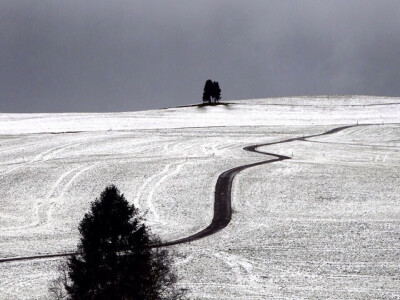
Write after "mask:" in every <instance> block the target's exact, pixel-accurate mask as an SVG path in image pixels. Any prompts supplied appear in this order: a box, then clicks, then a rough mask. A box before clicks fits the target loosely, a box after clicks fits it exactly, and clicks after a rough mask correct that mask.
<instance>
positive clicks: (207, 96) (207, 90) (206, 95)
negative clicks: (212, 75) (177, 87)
mask: <svg viewBox="0 0 400 300" xmlns="http://www.w3.org/2000/svg"><path fill="white" fill-rule="evenodd" d="M212 88H213V82H212V81H211V79H208V80H207V81H206V83H205V85H204V89H203V102H204V103H210V102H211V96H212Z"/></svg>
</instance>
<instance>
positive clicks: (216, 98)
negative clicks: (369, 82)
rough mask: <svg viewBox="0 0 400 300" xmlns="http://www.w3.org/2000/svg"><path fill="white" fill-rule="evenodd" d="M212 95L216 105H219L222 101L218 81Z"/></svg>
mask: <svg viewBox="0 0 400 300" xmlns="http://www.w3.org/2000/svg"><path fill="white" fill-rule="evenodd" d="M211 95H212V98H213V100H214V103H217V102H219V100H221V89H220V87H219V83H218V81H214V82H213V84H212V93H211Z"/></svg>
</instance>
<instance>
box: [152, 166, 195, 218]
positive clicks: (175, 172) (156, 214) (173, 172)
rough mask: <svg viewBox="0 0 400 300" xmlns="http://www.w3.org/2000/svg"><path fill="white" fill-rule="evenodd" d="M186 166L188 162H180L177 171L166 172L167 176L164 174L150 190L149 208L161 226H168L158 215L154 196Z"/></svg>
mask: <svg viewBox="0 0 400 300" xmlns="http://www.w3.org/2000/svg"><path fill="white" fill-rule="evenodd" d="M186 164H187V162H185V163H182V162H180V163H178V166H177V167H176V169H175V170H174V171H172V172H165V173H166V174H165V173H164V174H165V175H163V176H162V177H161V178H160V179H159V180H158V181H157V182H156V183H155V184H154V185H153V187H152V189H151V190H150V193H149V195H148V196H147V206H148V207H149V210H150V212H151V213H152V214H153V216H154V221H155V222H157V223H161V224H164V225H165V224H166V223H165V222H164V221H162V220H161V219H160V215H159V214H158V212H157V209H156V208H155V206H154V204H153V195H154V192H155V190H156V189H157V188H158V187H159V186H160V185H161V184H162V183H163V182H164V181H165V180H166V179H167V178H168V177H171V176H173V175H175V174H177V173H178V172H179V171H180V170H181V169H182V167H183V166H184V165H186ZM170 166H171V165H168V166H167V167H168V169H169V167H170ZM167 171H168V170H167Z"/></svg>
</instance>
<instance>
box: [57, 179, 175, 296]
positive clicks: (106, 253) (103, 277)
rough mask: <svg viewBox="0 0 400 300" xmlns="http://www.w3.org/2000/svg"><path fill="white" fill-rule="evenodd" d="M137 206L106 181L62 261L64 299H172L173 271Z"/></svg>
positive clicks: (169, 259) (168, 258) (167, 257)
mask: <svg viewBox="0 0 400 300" xmlns="http://www.w3.org/2000/svg"><path fill="white" fill-rule="evenodd" d="M142 221H143V220H142V219H141V218H140V217H139V214H138V210H137V209H136V208H135V207H134V206H133V205H130V204H129V203H128V201H127V200H126V199H125V197H124V195H122V194H120V192H119V190H118V189H117V188H116V187H115V186H113V185H111V186H108V187H107V188H106V189H105V190H104V191H103V192H102V193H101V195H100V198H98V199H96V200H95V201H94V202H93V203H92V204H91V210H90V212H88V213H87V214H85V217H84V218H83V220H82V221H81V223H80V226H79V232H80V234H81V239H80V243H79V244H78V252H77V253H78V254H76V255H73V256H72V257H70V258H69V259H68V262H67V273H68V278H69V279H68V282H65V283H64V286H65V288H66V290H67V292H68V296H69V299H139V300H142V299H143V300H145V299H177V298H178V297H180V296H181V291H177V290H175V288H174V284H175V282H176V280H177V279H176V276H175V275H174V274H173V273H172V271H171V263H172V262H171V258H170V256H169V254H168V252H167V251H166V250H165V249H161V248H154V249H152V248H151V246H152V245H154V243H157V242H159V241H158V240H157V239H156V238H154V237H153V236H151V235H150V233H149V230H148V228H147V227H146V226H145V224H144V223H143V222H142Z"/></svg>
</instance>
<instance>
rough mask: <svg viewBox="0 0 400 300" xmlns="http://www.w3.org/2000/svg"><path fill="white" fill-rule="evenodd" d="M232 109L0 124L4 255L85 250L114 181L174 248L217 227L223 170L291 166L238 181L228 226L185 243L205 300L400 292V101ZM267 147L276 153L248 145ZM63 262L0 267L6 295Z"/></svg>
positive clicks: (338, 99) (29, 288) (36, 283)
mask: <svg viewBox="0 0 400 300" xmlns="http://www.w3.org/2000/svg"><path fill="white" fill-rule="evenodd" d="M226 102H227V105H219V106H209V107H198V106H188V107H179V108H168V109H160V110H151V111H140V112H124V113H92V114H83V113H66V114H0V158H1V159H0V180H1V184H0V195H1V201H0V258H11V257H23V256H34V255H43V254H55V253H62V252H69V251H73V250H74V249H75V246H76V243H77V239H78V232H77V225H78V223H79V221H80V220H81V219H82V217H83V214H84V213H85V211H86V210H87V209H88V208H89V204H90V202H91V201H93V200H94V199H95V198H96V197H97V196H98V195H99V194H100V192H101V191H102V190H103V189H104V187H105V186H106V185H108V184H111V183H114V184H116V185H117V186H118V187H119V189H120V190H121V191H122V192H123V193H124V194H125V196H126V198H127V199H128V200H130V201H132V202H133V203H135V205H136V206H138V207H139V208H141V209H142V210H143V211H147V219H148V223H149V225H150V227H151V228H152V229H153V231H154V232H155V233H157V234H159V235H160V236H161V237H162V239H163V240H164V241H171V240H175V239H179V238H183V237H187V236H190V235H192V234H195V233H196V232H199V231H200V230H202V229H204V228H205V227H207V226H208V225H209V224H210V222H211V220H212V218H213V213H214V201H215V198H214V196H215V195H214V192H215V190H214V189H215V185H216V182H217V179H218V177H219V176H220V175H221V174H222V173H223V172H225V171H226V170H228V169H231V168H235V167H238V166H242V165H246V164H253V163H257V162H260V161H263V160H268V159H269V160H271V159H274V158H275V156H274V155H282V156H287V157H288V159H286V160H282V161H275V162H272V163H268V164H263V165H259V166H255V167H251V168H247V169H245V170H243V171H241V172H239V173H238V174H237V175H236V177H235V179H234V181H233V185H232V209H233V214H232V219H231V221H230V223H229V225H228V226H227V227H226V228H224V229H223V230H221V231H219V232H217V233H215V234H213V235H210V236H208V237H206V238H203V239H200V240H197V241H194V242H191V243H190V244H181V245H177V246H173V248H174V250H175V251H176V253H177V259H176V267H177V269H178V274H179V276H180V278H181V280H180V283H181V284H182V285H183V286H184V287H187V288H188V289H189V290H190V292H191V296H193V297H194V298H195V297H197V298H200V299H211V298H213V299H215V298H218V299H233V298H240V299H248V298H251V299H273V298H296V299H302V298H305V299H310V298H323V299H327V298H332V299H337V298H359V299H362V298H368V297H370V298H374V299H377V298H391V297H392V298H393V297H395V295H398V294H400V287H399V285H398V280H399V277H398V272H397V269H398V268H397V267H398V262H399V261H400V253H399V251H398V249H399V246H400V241H399V239H398V233H399V230H400V206H399V205H398V201H399V195H400V185H399V178H400V171H399V170H400V168H399V166H400V152H399V149H400V98H386V97H368V96H330V97H327V96H318V97H293V98H274V99H256V100H239V101H226ZM357 124H358V126H357ZM347 125H349V126H350V127H345V128H341V129H340V130H337V131H335V130H333V129H335V128H339V127H342V126H347ZM331 130H333V131H332V132H331ZM56 133H57V134H56ZM324 133H328V134H324ZM321 134H322V135H321ZM261 144H268V145H265V146H260V147H258V148H257V150H258V151H261V152H264V153H269V155H265V154H262V153H255V152H248V151H245V150H243V148H244V147H246V146H251V145H261ZM59 261H60V258H51V259H38V260H25V261H12V262H3V263H1V262H0V298H2V299H15V298H20V299H31V298H45V297H46V293H47V282H48V281H49V280H50V279H52V278H53V277H54V276H55V274H56V265H57V263H58V262H59Z"/></svg>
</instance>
